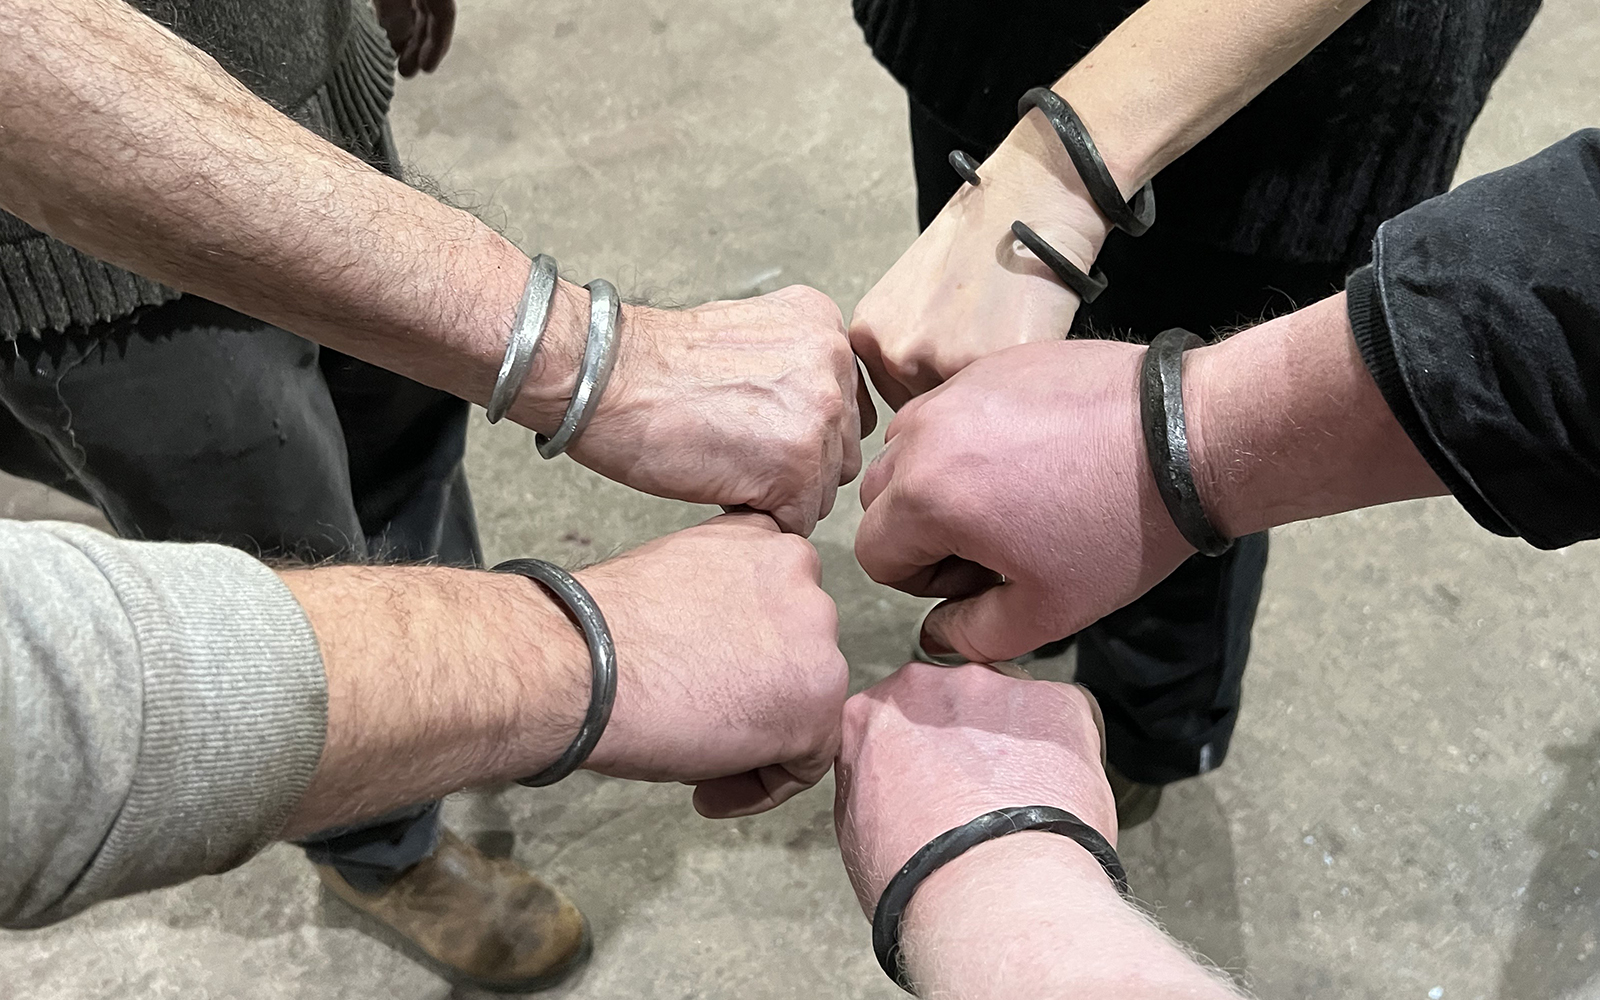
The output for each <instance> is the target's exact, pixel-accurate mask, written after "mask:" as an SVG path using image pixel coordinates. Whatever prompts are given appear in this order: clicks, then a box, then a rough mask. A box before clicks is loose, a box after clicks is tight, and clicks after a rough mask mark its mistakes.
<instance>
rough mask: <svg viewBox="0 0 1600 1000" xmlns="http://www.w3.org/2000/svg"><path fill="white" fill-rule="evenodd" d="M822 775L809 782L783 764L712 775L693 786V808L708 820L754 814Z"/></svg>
mask: <svg viewBox="0 0 1600 1000" xmlns="http://www.w3.org/2000/svg"><path fill="white" fill-rule="evenodd" d="M823 773H826V772H823ZM821 777H822V775H820V774H819V775H817V777H815V778H812V779H810V780H809V781H808V780H806V779H804V778H801V777H799V776H797V775H795V774H794V773H793V772H791V771H790V770H789V769H788V768H787V767H785V766H784V765H782V764H769V765H767V766H766V767H758V768H756V769H755V770H754V771H746V772H744V773H743V774H731V775H728V776H727V777H725V778H713V779H711V780H710V781H702V782H700V783H699V784H697V785H696V786H695V790H694V809H695V812H697V813H699V814H700V815H702V816H705V817H707V818H708V819H732V818H735V817H738V816H753V815H755V814H756V813H761V812H766V811H767V810H768V809H772V808H774V807H776V806H780V805H782V804H783V803H785V802H787V801H789V800H790V799H792V798H794V797H795V796H796V795H799V794H800V793H801V792H803V791H805V790H806V789H808V788H810V787H811V786H813V785H815V784H816V783H817V782H818V781H819V780H821Z"/></svg>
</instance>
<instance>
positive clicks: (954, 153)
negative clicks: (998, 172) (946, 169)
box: [946, 149, 983, 187]
mask: <svg viewBox="0 0 1600 1000" xmlns="http://www.w3.org/2000/svg"><path fill="white" fill-rule="evenodd" d="M946 159H948V160H949V161H950V169H951V170H954V171H955V172H956V173H957V174H959V175H961V179H962V180H964V181H966V182H967V183H968V184H971V185H972V186H973V187H977V186H978V185H979V184H982V183H983V178H982V177H979V176H978V161H977V160H974V159H973V158H972V156H971V154H969V153H965V152H962V151H961V150H959V149H952V150H951V151H950V155H949V156H948V157H946Z"/></svg>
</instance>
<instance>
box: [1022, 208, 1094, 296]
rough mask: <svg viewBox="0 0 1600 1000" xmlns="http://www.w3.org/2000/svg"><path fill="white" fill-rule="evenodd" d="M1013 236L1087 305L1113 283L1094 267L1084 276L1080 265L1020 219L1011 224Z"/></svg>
mask: <svg viewBox="0 0 1600 1000" xmlns="http://www.w3.org/2000/svg"><path fill="white" fill-rule="evenodd" d="M1011 235H1013V236H1015V237H1016V238H1017V239H1018V240H1019V241H1021V243H1022V245H1023V246H1025V247H1027V248H1028V249H1029V250H1031V251H1032V252H1033V255H1034V256H1035V257H1037V258H1039V259H1040V260H1042V261H1044V266H1045V267H1048V268H1049V269H1050V270H1051V271H1052V272H1053V273H1054V274H1055V276H1056V277H1057V278H1060V279H1061V283H1062V284H1063V285H1066V286H1067V287H1068V288H1070V289H1072V290H1073V291H1074V292H1076V293H1077V295H1078V298H1080V299H1082V300H1083V301H1084V303H1085V304H1087V303H1090V302H1093V301H1094V300H1095V299H1098V298H1099V297H1100V293H1101V292H1103V291H1105V290H1106V286H1107V285H1109V284H1110V283H1111V282H1110V280H1109V279H1107V278H1106V276H1105V272H1103V271H1101V270H1100V269H1099V268H1098V267H1095V266H1094V265H1092V264H1091V265H1090V266H1089V273H1088V274H1084V273H1083V272H1082V271H1080V270H1078V265H1076V264H1074V263H1073V262H1072V261H1070V260H1068V259H1067V258H1066V256H1065V255H1064V254H1062V252H1061V251H1060V250H1057V249H1056V248H1055V247H1053V246H1051V245H1050V244H1049V243H1046V242H1045V241H1044V237H1042V236H1040V235H1039V234H1038V233H1036V232H1034V231H1033V230H1032V229H1031V228H1030V227H1029V226H1028V224H1027V223H1025V222H1023V221H1022V220H1021V219H1018V220H1017V221H1016V222H1013V223H1012V224H1011Z"/></svg>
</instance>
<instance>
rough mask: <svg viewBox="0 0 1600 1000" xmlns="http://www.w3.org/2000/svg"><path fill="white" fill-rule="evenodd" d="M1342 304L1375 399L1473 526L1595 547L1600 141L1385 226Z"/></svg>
mask: <svg viewBox="0 0 1600 1000" xmlns="http://www.w3.org/2000/svg"><path fill="white" fill-rule="evenodd" d="M1346 291H1347V293H1348V308H1349V312H1350V322H1351V325H1352V327H1354V329H1355V334H1356V342H1357V344H1358V345H1359V346H1360V349H1361V354H1362V357H1363V358H1364V359H1365V361H1366V364H1367V368H1368V370H1369V371H1371V372H1372V376H1373V378H1374V379H1375V380H1376V381H1377V383H1378V387H1379V389H1381V390H1382V392H1383V396H1384V398H1385V399H1386V400H1387V401H1388V403H1389V406H1390V408H1391V409H1393V410H1394V413H1395V416H1396V418H1397V419H1398V420H1399V421H1400V424H1401V426H1402V427H1404V428H1405V430H1406V432H1407V434H1409V435H1410V437H1411V440H1412V441H1413V442H1414V443H1415V444H1416V446H1417V448H1418V449H1419V450H1420V451H1421V452H1422V455H1423V457H1424V458H1426V459H1427V460H1428V463H1429V464H1430V465H1432V466H1433V469H1434V471H1435V472H1437V473H1438V474H1439V477H1440V478H1441V479H1442V480H1443V481H1444V483H1445V485H1446V486H1448V487H1449V488H1450V491H1451V492H1452V493H1454V494H1455V496H1456V498H1457V499H1458V500H1460V501H1461V504H1462V505H1463V506H1464V507H1465V508H1466V509H1467V510H1468V511H1469V512H1470V513H1471V514H1472V516H1473V517H1475V518H1476V519H1477V520H1478V522H1479V523H1480V524H1482V525H1483V526H1484V527H1485V528H1488V529H1489V530H1490V531H1494V532H1497V533H1499V534H1503V535H1519V536H1521V537H1522V538H1524V539H1526V540H1527V541H1528V542H1529V543H1531V544H1533V545H1536V546H1538V547H1539V548H1558V547H1560V546H1563V545H1570V544H1572V543H1573V542H1577V541H1582V540H1583V539H1588V538H1595V537H1600V129H1587V130H1585V131H1582V132H1578V133H1575V134H1573V135H1572V136H1569V137H1568V138H1566V139H1564V140H1562V141H1561V142H1558V143H1556V144H1555V145H1554V146H1551V147H1550V148H1549V149H1546V150H1544V151H1543V152H1541V153H1539V154H1538V155H1536V156H1534V157H1532V158H1531V159H1528V160H1524V161H1523V162H1522V163H1519V164H1517V165H1515V166H1512V167H1507V168H1506V169H1504V170H1500V171H1497V172H1495V173H1492V174H1486V175H1485V176H1483V177H1479V178H1476V179H1474V180H1471V181H1468V182H1467V183H1465V184H1463V185H1461V186H1460V187H1458V188H1456V189H1455V190H1454V191H1452V192H1450V193H1449V194H1445V195H1440V196H1439V197H1437V198H1433V199H1431V200H1429V201H1425V202H1423V203H1422V204H1420V205H1418V206H1417V207H1415V208H1413V209H1411V210H1409V211H1407V212H1405V213H1403V214H1401V215H1399V216H1396V217H1395V218H1394V219H1391V220H1390V221H1389V222H1386V223H1384V225H1383V226H1382V228H1380V229H1379V231H1378V237H1377V239H1376V241H1375V242H1374V244H1373V262H1372V264H1370V265H1369V266H1367V267H1365V268H1362V269H1361V270H1359V271H1357V272H1356V273H1355V274H1353V275H1351V276H1350V280H1349V282H1348V284H1347V286H1346Z"/></svg>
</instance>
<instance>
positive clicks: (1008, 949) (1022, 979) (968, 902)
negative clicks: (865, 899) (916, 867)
mask: <svg viewBox="0 0 1600 1000" xmlns="http://www.w3.org/2000/svg"><path fill="white" fill-rule="evenodd" d="M1041 887H1048V889H1049V891H1048V892H1045V891H1041ZM1123 909H1126V904H1124V903H1123V901H1122V899H1121V897H1120V896H1119V895H1118V893H1117V890H1116V888H1115V887H1114V886H1113V885H1112V883H1111V880H1110V879H1109V878H1108V877H1107V876H1106V873H1105V869H1103V868H1102V867H1101V866H1100V864H1099V862H1097V861H1096V860H1095V859H1094V857H1093V856H1092V855H1091V854H1089V852H1088V851H1087V850H1085V849H1084V848H1083V847H1082V846H1081V845H1080V844H1078V843H1077V842H1076V841H1074V840H1072V839H1071V838H1069V837H1063V836H1060V835H1057V834H1053V833H1044V832H1037V831H1029V832H1023V833H1015V834H1011V835H1010V836H1006V837H1001V838H999V839H997V840H992V841H989V842H987V843H983V844H979V845H977V846H976V847H973V848H972V849H971V850H969V851H967V852H966V853H964V854H962V855H961V856H960V857H958V858H955V859H953V860H951V861H950V862H949V863H948V864H946V865H944V866H943V867H941V868H940V869H939V870H938V871H936V872H934V873H933V874H931V875H929V876H928V877H927V878H926V879H924V880H923V882H922V884H921V885H920V886H919V887H918V889H917V892H916V895H915V896H913V897H912V899H911V903H910V905H909V906H908V907H907V908H906V911H905V915H904V917H903V918H902V919H901V927H900V947H901V955H902V960H903V961H904V962H905V963H906V971H907V973H908V978H909V979H910V980H911V981H912V982H913V983H914V984H916V985H917V986H919V987H922V988H923V992H925V993H929V994H930V995H951V996H960V997H964V998H972V1000H977V998H987V997H1002V996H1004V997H1010V996H1023V995H1028V994H1029V993H1030V991H1031V990H1033V989H1034V988H1037V987H1039V986H1041V985H1043V984H1047V983H1050V982H1052V981H1053V980H1054V977H1055V976H1056V975H1057V974H1058V973H1059V971H1060V968H1061V964H1062V963H1061V952H1060V950H1059V949H1058V948H1056V947H1055V946H1053V945H1052V944H1050V942H1048V941H1047V940H1045V937H1044V936H1042V935H1038V931H1039V930H1040V928H1041V926H1042V924H1041V919H1042V918H1045V917H1046V916H1047V915H1048V914H1051V913H1052V912H1066V913H1070V914H1071V915H1072V918H1073V919H1074V920H1085V921H1088V920H1095V919H1096V915H1097V914H1101V913H1109V912H1114V911H1117V910H1123ZM929 986H936V987H937V991H938V992H937V994H934V993H933V991H930V990H927V989H926V987H929Z"/></svg>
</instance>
